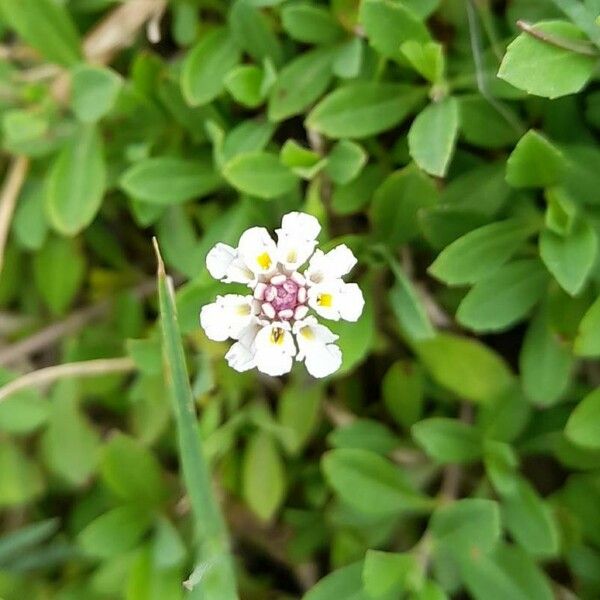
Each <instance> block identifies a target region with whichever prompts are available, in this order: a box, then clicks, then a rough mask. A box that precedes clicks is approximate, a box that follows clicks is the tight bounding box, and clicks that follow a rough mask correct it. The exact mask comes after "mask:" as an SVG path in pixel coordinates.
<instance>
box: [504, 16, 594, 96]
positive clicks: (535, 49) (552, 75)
mask: <svg viewBox="0 0 600 600" xmlns="http://www.w3.org/2000/svg"><path fill="white" fill-rule="evenodd" d="M534 27H535V29H536V30H538V31H540V32H541V33H542V34H547V35H549V36H556V37H557V38H560V39H564V40H566V41H567V42H568V43H573V44H576V45H577V44H581V43H582V41H584V40H585V35H584V34H583V33H582V32H581V31H580V30H579V29H578V28H577V27H575V26H574V25H572V24H571V23H567V22H565V21H546V22H542V23H537V24H536V25H535V26H534ZM596 63H597V60H596V58H595V57H593V56H585V55H582V54H580V53H577V52H574V51H572V50H567V49H565V48H559V47H557V46H556V45H554V44H551V43H548V42H545V41H542V40H539V39H537V38H535V37H534V36H532V35H531V34H529V33H525V32H523V33H521V34H520V35H519V36H518V37H517V38H516V39H515V40H514V41H513V42H512V43H511V44H510V45H509V46H508V49H507V51H506V55H505V56H504V59H503V60H502V64H501V65H500V69H499V71H498V77H501V78H502V79H504V80H505V81H508V83H510V84H512V85H514V86H515V87H517V88H519V89H522V90H525V91H526V92H529V93H530V94H535V95H536V96H544V97H545V98H557V97H559V96H565V95H567V94H574V93H575V92H578V91H579V90H581V88H583V86H584V85H585V84H586V83H587V81H588V80H589V78H590V77H591V76H592V74H593V72H594V71H595V69H596Z"/></svg>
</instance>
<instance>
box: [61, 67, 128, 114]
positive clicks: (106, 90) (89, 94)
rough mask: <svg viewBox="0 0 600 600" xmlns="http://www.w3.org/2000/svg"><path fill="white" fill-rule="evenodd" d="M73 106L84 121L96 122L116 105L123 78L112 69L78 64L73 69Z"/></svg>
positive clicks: (74, 110)
mask: <svg viewBox="0 0 600 600" xmlns="http://www.w3.org/2000/svg"><path fill="white" fill-rule="evenodd" d="M71 86H72V91H71V108H72V109H73V112H74V113H75V115H76V116H77V118H78V119H79V120H80V121H81V122H83V123H95V122H96V121H99V120H100V119H101V118H102V117H104V116H105V115H107V114H108V113H109V112H110V111H111V110H112V108H113V107H114V105H115V103H116V101H117V98H118V96H119V92H120V91H121V86H122V80H121V78H120V77H119V76H118V75H117V74H116V73H115V72H114V71H111V70H110V69H107V68H104V67H93V66H90V65H77V66H76V67H75V68H74V69H73V70H72V79H71Z"/></svg>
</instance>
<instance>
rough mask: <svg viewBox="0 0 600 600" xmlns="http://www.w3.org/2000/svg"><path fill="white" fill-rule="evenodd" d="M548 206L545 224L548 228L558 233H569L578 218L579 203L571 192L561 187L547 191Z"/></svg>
mask: <svg viewBox="0 0 600 600" xmlns="http://www.w3.org/2000/svg"><path fill="white" fill-rule="evenodd" d="M544 195H545V196H546V202H547V203H548V207H547V208H546V215H545V224H546V227H547V228H548V229H550V230H551V231H553V232H554V233H556V234H558V235H563V236H565V235H569V233H571V231H572V230H573V226H574V225H575V223H576V220H577V213H578V210H577V205H576V203H575V202H574V200H573V199H572V198H571V196H570V195H569V193H568V192H567V191H566V190H565V189H564V188H561V187H556V188H550V189H548V190H546V191H545V194H544Z"/></svg>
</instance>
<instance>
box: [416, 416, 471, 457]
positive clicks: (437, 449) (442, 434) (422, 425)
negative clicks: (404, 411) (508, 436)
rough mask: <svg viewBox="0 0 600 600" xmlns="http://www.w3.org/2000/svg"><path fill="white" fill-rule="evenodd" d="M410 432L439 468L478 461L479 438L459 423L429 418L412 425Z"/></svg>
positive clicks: (464, 424)
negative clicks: (440, 465) (448, 464)
mask: <svg viewBox="0 0 600 600" xmlns="http://www.w3.org/2000/svg"><path fill="white" fill-rule="evenodd" d="M411 432H412V436H413V437H414V438H415V440H416V442H417V443H418V444H419V445H420V446H421V447H422V448H423V449H424V450H425V452H427V454H428V455H429V456H431V457H432V458H433V459H435V461H436V462H438V463H439V464H447V463H468V462H473V461H475V460H477V459H478V458H480V457H481V453H482V445H481V444H482V440H481V435H480V434H479V432H478V431H477V430H476V429H475V428H474V427H473V426H471V425H467V424H466V423H463V422H462V421H457V420H455V419H447V418H444V417H432V418H430V419H424V420H422V421H419V422H418V423H415V424H414V425H413V426H412V429H411Z"/></svg>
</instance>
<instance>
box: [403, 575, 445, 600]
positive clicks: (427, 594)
mask: <svg viewBox="0 0 600 600" xmlns="http://www.w3.org/2000/svg"><path fill="white" fill-rule="evenodd" d="M449 598H450V596H448V594H446V592H445V591H444V590H443V588H442V587H441V586H440V585H439V584H438V583H436V582H435V581H432V580H431V579H429V580H427V581H425V582H424V583H423V587H422V588H421V589H420V590H418V591H416V592H415V593H413V595H412V596H411V600H449Z"/></svg>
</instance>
